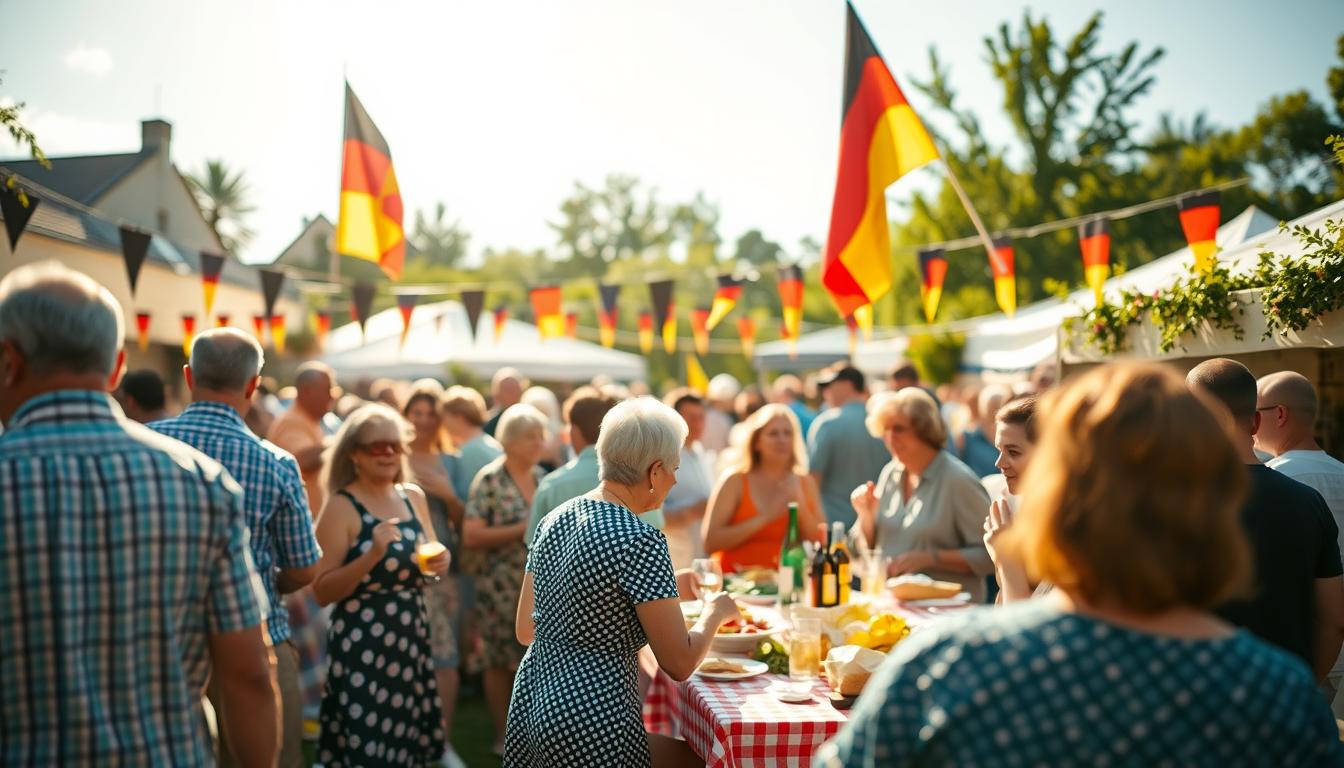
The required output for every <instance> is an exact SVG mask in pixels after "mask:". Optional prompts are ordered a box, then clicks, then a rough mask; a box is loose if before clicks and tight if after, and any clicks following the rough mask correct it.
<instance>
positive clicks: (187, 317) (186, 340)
mask: <svg viewBox="0 0 1344 768" xmlns="http://www.w3.org/2000/svg"><path fill="white" fill-rule="evenodd" d="M195 338H196V316H195V315H193V314H190V313H188V314H184V315H182V356H183V357H185V358H187V359H188V360H190V359H191V342H192V339H195Z"/></svg>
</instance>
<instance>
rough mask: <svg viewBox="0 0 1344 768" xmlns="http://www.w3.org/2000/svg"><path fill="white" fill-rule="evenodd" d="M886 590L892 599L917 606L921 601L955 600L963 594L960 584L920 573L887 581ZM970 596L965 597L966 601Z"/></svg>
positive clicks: (908, 574)
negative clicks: (889, 591) (938, 579)
mask: <svg viewBox="0 0 1344 768" xmlns="http://www.w3.org/2000/svg"><path fill="white" fill-rule="evenodd" d="M887 589H889V590H891V595H892V597H894V598H896V599H897V600H900V601H901V602H907V603H912V604H917V603H918V602H919V601H923V600H948V599H956V598H957V596H958V595H960V594H963V592H962V587H961V584H959V583H958V582H955V581H937V580H935V579H933V578H931V577H929V576H926V575H924V574H922V573H907V574H905V575H904V576H897V577H895V578H891V579H887ZM969 598H970V595H967V599H969Z"/></svg>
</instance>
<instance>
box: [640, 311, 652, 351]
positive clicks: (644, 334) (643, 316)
mask: <svg viewBox="0 0 1344 768" xmlns="http://www.w3.org/2000/svg"><path fill="white" fill-rule="evenodd" d="M639 351H640V352H643V353H644V354H646V355H647V354H649V353H650V352H652V351H653V313H652V312H640V313H639Z"/></svg>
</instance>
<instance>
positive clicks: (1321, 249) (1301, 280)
mask: <svg viewBox="0 0 1344 768" xmlns="http://www.w3.org/2000/svg"><path fill="white" fill-rule="evenodd" d="M1338 147H1339V144H1336V148H1337V149H1338ZM1292 233H1293V236H1294V237H1296V238H1297V240H1298V242H1300V243H1302V245H1303V246H1304V247H1305V249H1306V252H1305V253H1304V254H1303V255H1302V257H1301V258H1297V259H1291V258H1286V257H1285V258H1279V259H1278V260H1277V261H1276V260H1275V258H1274V254H1273V253H1269V252H1266V253H1262V254H1260V267H1259V269H1258V270H1257V272H1256V275H1255V279H1256V282H1257V284H1259V285H1262V286H1264V290H1263V291H1262V292H1261V294H1260V302H1261V304H1262V306H1263V311H1264V313H1265V322H1266V324H1267V325H1268V329H1267V330H1266V332H1265V336H1266V337H1268V336H1270V335H1272V334H1274V333H1279V334H1283V333H1287V332H1288V331H1290V330H1293V331H1300V330H1302V329H1303V328H1306V327H1307V325H1308V324H1309V323H1310V322H1312V321H1313V320H1315V319H1316V318H1318V317H1320V316H1321V315H1324V314H1325V313H1327V312H1333V311H1335V310H1337V309H1339V308H1340V307H1342V306H1344V223H1342V222H1340V221H1338V220H1329V221H1326V222H1325V225H1324V228H1323V229H1322V230H1313V229H1307V228H1306V227H1301V226H1298V227H1294V228H1293V230H1292Z"/></svg>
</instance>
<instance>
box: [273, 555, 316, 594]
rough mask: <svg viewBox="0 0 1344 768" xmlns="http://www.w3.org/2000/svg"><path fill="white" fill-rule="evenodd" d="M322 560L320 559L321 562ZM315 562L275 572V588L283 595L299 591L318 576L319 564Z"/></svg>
mask: <svg viewBox="0 0 1344 768" xmlns="http://www.w3.org/2000/svg"><path fill="white" fill-rule="evenodd" d="M320 562H321V561H319V563H320ZM319 563H314V564H313V565H310V566H308V567H307V568H281V569H280V570H278V571H276V573H275V588H276V590H277V591H279V592H280V594H282V595H288V594H289V593H291V592H298V591H299V590H300V589H303V588H304V587H306V586H308V585H309V584H311V583H313V579H315V578H317V566H318V564H319Z"/></svg>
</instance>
